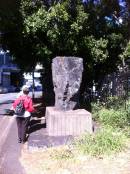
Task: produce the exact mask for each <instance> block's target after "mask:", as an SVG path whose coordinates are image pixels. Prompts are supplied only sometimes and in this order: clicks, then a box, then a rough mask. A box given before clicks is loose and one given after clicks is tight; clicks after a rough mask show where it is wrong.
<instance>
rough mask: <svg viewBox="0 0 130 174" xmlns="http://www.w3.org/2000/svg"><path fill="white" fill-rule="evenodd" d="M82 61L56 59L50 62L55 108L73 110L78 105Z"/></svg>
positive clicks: (76, 59)
mask: <svg viewBox="0 0 130 174" xmlns="http://www.w3.org/2000/svg"><path fill="white" fill-rule="evenodd" d="M82 72H83V60H82V58H78V57H56V58H54V59H53V62H52V77H53V85H54V92H55V108H56V109H58V110H63V111H67V110H73V109H75V108H76V106H77V104H78V96H79V88H80V83H81V80H82Z"/></svg>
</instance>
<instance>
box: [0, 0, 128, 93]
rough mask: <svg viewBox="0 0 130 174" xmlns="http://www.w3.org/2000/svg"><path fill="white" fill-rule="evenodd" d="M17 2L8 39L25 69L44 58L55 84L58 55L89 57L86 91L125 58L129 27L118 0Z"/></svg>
mask: <svg viewBox="0 0 130 174" xmlns="http://www.w3.org/2000/svg"><path fill="white" fill-rule="evenodd" d="M17 7H18V8H17V14H18V15H17V16H15V17H14V20H12V22H11V25H10V27H9V33H8V32H7V34H5V37H4V41H5V43H6V45H7V46H8V47H9V49H10V50H11V52H12V54H13V55H14V57H15V60H16V61H17V62H18V63H19V65H20V67H22V69H23V70H24V71H25V70H26V71H29V69H32V68H34V65H35V64H36V63H37V62H41V63H42V64H43V66H44V68H45V74H46V77H47V80H46V82H48V83H49V85H50V82H49V79H51V77H50V75H51V61H52V58H54V57H56V56H78V57H83V59H84V75H83V83H82V91H84V90H85V88H86V86H87V87H89V86H92V85H93V81H95V82H97V83H99V82H100V81H101V79H102V78H103V77H104V76H105V74H107V73H110V72H112V71H115V69H116V68H117V65H118V64H120V63H121V59H120V56H119V55H120V54H121V53H122V50H123V47H124V45H125V43H124V38H125V37H126V32H125V30H124V25H119V24H118V22H117V21H118V20H117V19H118V18H119V13H120V10H121V9H120V6H119V2H118V1H117V0H114V1H112V0H111V1H110V0H109V1H104V0H101V1H94V0H87V1H84V2H83V1H81V0H76V1H73V0H65V1H63V0H60V1H58V0H57V1H54V0H52V1H47V0H43V1H42V0H35V1H32V0H21V3H20V4H17ZM3 19H4V18H3ZM16 21H17V22H16ZM16 24H17V25H16ZM3 26H4V29H3V30H4V31H5V28H7V26H8V23H6V25H5V24H4V25H3ZM14 31H15V32H14ZM123 44H124V45H123ZM47 89H49V88H48V87H47Z"/></svg>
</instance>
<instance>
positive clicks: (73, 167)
mask: <svg viewBox="0 0 130 174" xmlns="http://www.w3.org/2000/svg"><path fill="white" fill-rule="evenodd" d="M64 150H68V147H66V146H62V147H59V148H50V149H46V150H39V151H36V152H29V151H28V150H23V151H22V156H21V159H20V161H21V164H22V166H23V167H24V169H25V171H26V172H27V174H36V173H38V174H94V173H95V174H104V173H106V174H130V148H128V149H127V150H126V151H124V152H121V153H119V154H116V155H113V156H110V157H103V158H94V157H90V156H84V155H82V154H79V153H76V152H75V154H74V157H71V158H66V159H65V158H59V159H58V158H57V152H59V153H60V152H63V151H64Z"/></svg>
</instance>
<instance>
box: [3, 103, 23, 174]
mask: <svg viewBox="0 0 130 174" xmlns="http://www.w3.org/2000/svg"><path fill="white" fill-rule="evenodd" d="M1 107H2V108H4V105H2V106H0V110H2V108H1ZM0 132H1V135H0V174H26V173H25V171H24V168H23V167H22V166H21V164H20V161H19V158H20V155H21V150H22V145H20V144H18V143H17V127H16V122H15V118H14V117H12V116H2V115H1V116H0Z"/></svg>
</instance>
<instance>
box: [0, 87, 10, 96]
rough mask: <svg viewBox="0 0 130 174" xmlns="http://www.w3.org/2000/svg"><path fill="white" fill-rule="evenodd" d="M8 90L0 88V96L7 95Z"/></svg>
mask: <svg viewBox="0 0 130 174" xmlns="http://www.w3.org/2000/svg"><path fill="white" fill-rule="evenodd" d="M7 92H8V89H7V88H5V87H2V86H0V94H3V93H7Z"/></svg>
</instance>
